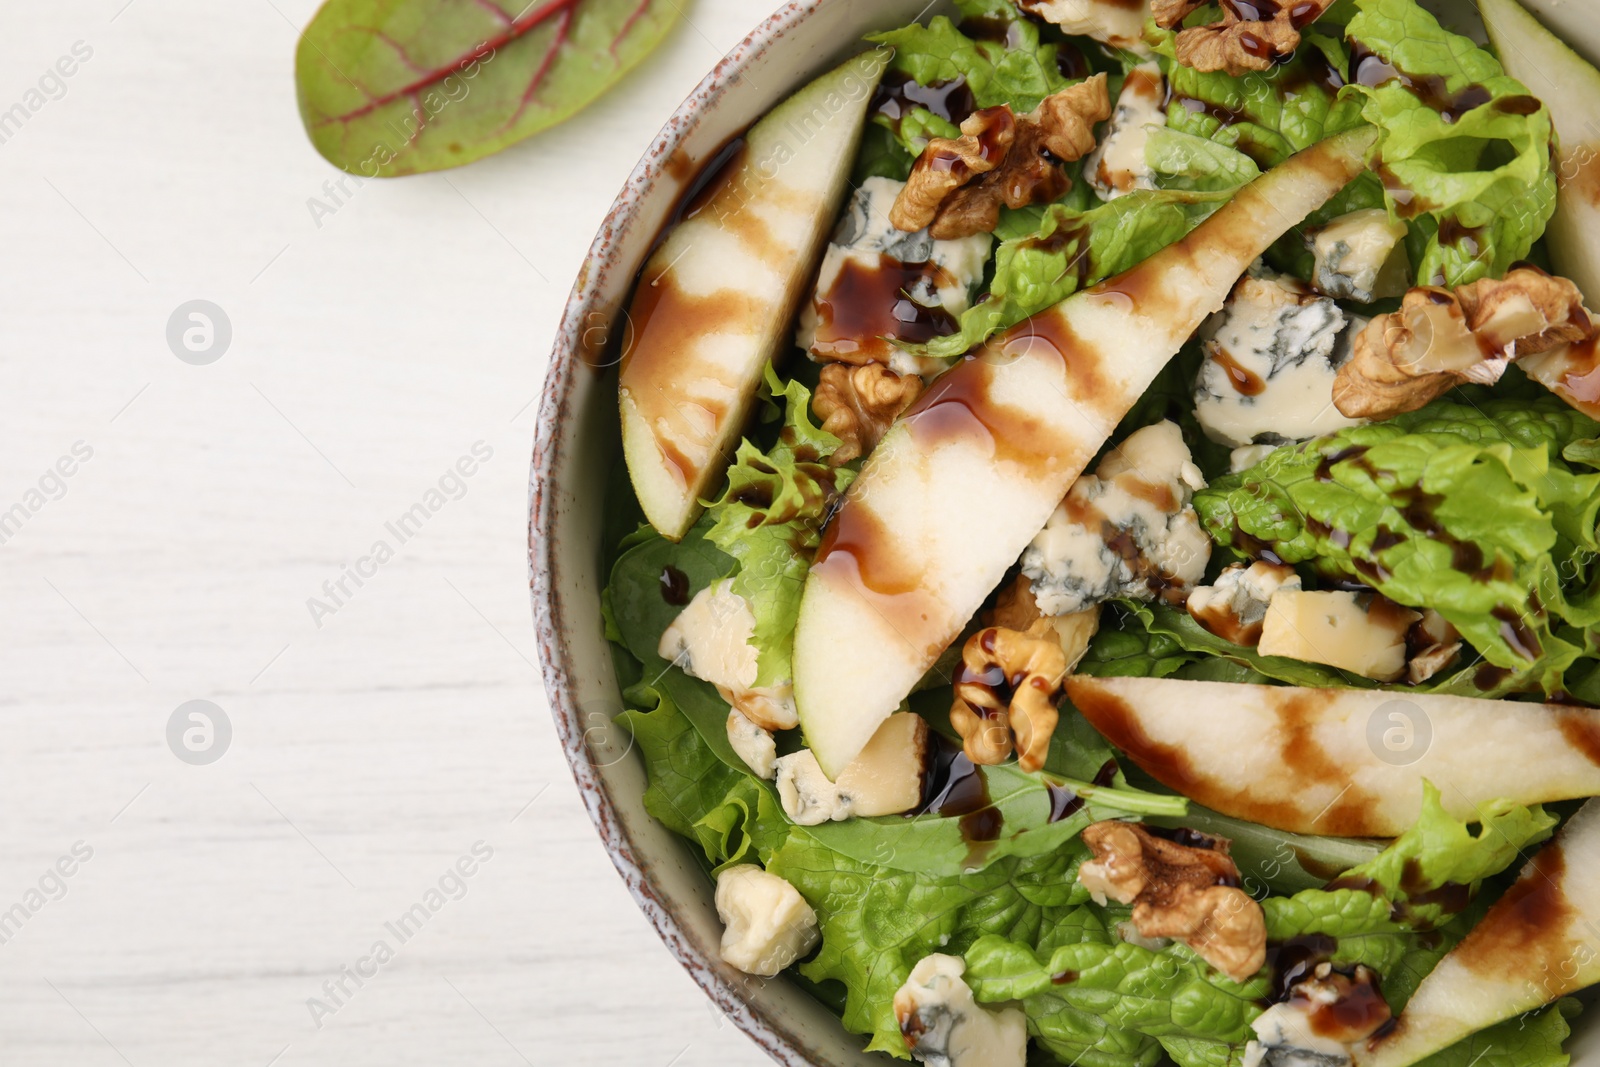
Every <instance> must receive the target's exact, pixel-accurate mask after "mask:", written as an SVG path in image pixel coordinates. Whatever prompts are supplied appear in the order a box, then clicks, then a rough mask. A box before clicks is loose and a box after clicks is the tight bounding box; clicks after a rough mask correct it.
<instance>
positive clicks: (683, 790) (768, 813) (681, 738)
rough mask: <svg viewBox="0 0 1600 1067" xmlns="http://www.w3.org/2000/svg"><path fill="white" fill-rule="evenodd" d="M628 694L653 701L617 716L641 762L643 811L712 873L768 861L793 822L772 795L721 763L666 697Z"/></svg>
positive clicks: (636, 691) (651, 692) (757, 782)
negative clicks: (700, 856)
mask: <svg viewBox="0 0 1600 1067" xmlns="http://www.w3.org/2000/svg"><path fill="white" fill-rule="evenodd" d="M629 695H630V697H632V698H633V699H634V700H635V701H637V702H639V703H649V702H651V701H652V700H653V702H654V707H652V708H649V709H647V710H632V711H626V712H623V713H622V715H621V716H620V717H619V718H618V721H619V722H620V723H621V724H622V725H623V726H624V727H625V728H626V729H627V730H628V731H629V732H630V733H631V734H632V735H633V739H634V743H635V744H636V745H637V746H638V748H639V752H640V754H641V755H642V756H643V757H644V763H645V769H646V772H647V774H648V778H649V785H648V787H647V788H646V789H645V793H644V807H645V810H646V811H648V812H649V813H650V814H651V815H652V816H654V817H655V818H656V819H657V820H658V821H659V822H660V823H661V824H662V825H663V826H665V827H667V829H669V830H671V831H672V832H673V833H676V834H678V835H680V836H682V837H686V838H688V839H689V840H691V841H694V842H695V843H696V844H698V845H699V846H700V850H701V852H703V853H704V854H705V857H706V860H707V862H708V863H709V865H710V866H711V867H712V869H713V870H720V869H722V868H723V867H728V866H732V865H734V864H736V863H751V862H756V861H757V860H760V861H762V862H765V860H766V859H767V858H769V857H770V856H771V855H772V853H773V851H774V850H776V849H777V848H778V847H779V846H780V845H781V844H782V843H783V840H784V838H785V837H786V836H787V835H788V832H789V820H788V819H787V818H786V817H785V816H784V814H783V809H782V808H781V807H780V806H779V805H778V801H777V798H776V797H775V796H773V795H772V792H771V790H770V789H768V788H767V787H766V785H765V783H763V782H761V781H760V780H759V779H757V778H756V777H755V776H754V775H751V774H748V773H744V772H740V771H738V770H736V769H734V768H733V767H730V766H729V765H728V763H727V762H726V760H724V759H721V758H719V757H718V755H717V754H716V753H715V752H713V751H712V750H711V748H710V746H708V745H707V744H706V743H705V739H704V737H703V736H702V735H701V733H700V732H699V730H698V729H696V727H695V725H694V723H692V722H691V721H690V719H689V717H688V716H687V715H685V714H684V713H683V712H682V711H681V710H680V709H679V708H678V706H677V705H676V704H675V703H674V702H673V700H672V698H671V696H669V695H668V694H667V693H666V692H664V691H663V690H660V689H649V690H646V691H643V692H641V691H640V690H639V689H638V688H637V687H636V688H635V689H634V690H631V691H630V694H629ZM724 717H726V716H724Z"/></svg>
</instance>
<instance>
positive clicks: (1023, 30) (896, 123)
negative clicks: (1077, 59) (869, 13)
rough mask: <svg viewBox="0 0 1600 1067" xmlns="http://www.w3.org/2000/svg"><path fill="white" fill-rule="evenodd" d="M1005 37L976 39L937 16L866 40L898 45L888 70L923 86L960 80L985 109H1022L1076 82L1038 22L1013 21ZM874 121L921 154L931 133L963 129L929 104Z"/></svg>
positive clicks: (950, 134)
mask: <svg viewBox="0 0 1600 1067" xmlns="http://www.w3.org/2000/svg"><path fill="white" fill-rule="evenodd" d="M1006 36H1007V39H1006V40H1005V41H988V40H973V39H972V38H971V37H968V36H967V35H966V34H964V33H962V32H961V31H960V30H959V29H958V28H957V27H956V24H955V23H954V22H951V21H950V19H949V18H948V17H946V16H944V15H937V16H935V17H934V18H932V19H931V20H929V22H928V24H927V25H926V26H923V25H921V24H919V23H915V22H914V23H912V24H911V25H909V26H903V27H901V28H900V29H897V30H889V31H887V32H884V33H876V34H872V35H871V36H869V37H868V38H867V40H869V41H872V42H873V43H875V44H883V45H888V46H890V47H891V48H893V49H894V58H893V59H891V60H890V61H889V73H888V75H887V76H889V77H893V75H894V74H896V73H899V74H901V75H904V76H906V77H909V78H911V79H912V80H913V81H915V82H916V83H917V84H918V85H923V86H942V85H946V84H948V83H951V82H955V81H958V80H959V81H961V82H962V83H963V84H964V85H965V87H966V90H967V91H968V92H970V93H971V94H972V100H973V103H974V104H975V105H976V106H977V107H980V108H984V107H998V106H999V105H1001V104H1009V105H1010V106H1011V109H1012V110H1013V111H1015V112H1017V113H1018V114H1023V113H1025V112H1028V111H1032V110H1033V109H1034V108H1036V107H1038V106H1039V101H1041V100H1043V99H1044V98H1045V97H1047V96H1049V95H1050V94H1051V93H1055V92H1059V91H1060V90H1062V89H1065V88H1066V87H1067V86H1068V85H1070V84H1072V82H1071V80H1070V79H1068V78H1067V77H1066V76H1065V75H1063V74H1062V73H1061V69H1060V67H1059V65H1058V64H1057V63H1056V51H1057V49H1058V47H1066V46H1058V45H1056V44H1054V43H1044V42H1043V41H1042V40H1041V39H1040V35H1039V27H1038V26H1037V25H1036V24H1034V23H1033V22H1031V21H1028V20H1025V19H1022V20H1017V21H1015V22H1012V23H1011V25H1010V28H1009V32H1008V33H1007V35H1006ZM873 121H874V122H876V123H878V124H880V125H883V126H885V127H887V128H888V129H889V130H890V131H891V132H893V133H894V134H895V136H896V138H897V140H898V141H899V143H900V145H901V147H902V148H904V149H905V151H906V152H907V153H908V154H909V155H910V156H913V157H914V156H916V155H917V154H918V153H919V152H921V151H922V149H923V147H924V146H926V144H927V141H928V138H930V137H957V136H959V135H960V133H961V131H960V130H959V129H957V127H956V125H955V124H954V123H952V122H950V121H949V120H948V119H945V118H941V117H940V116H938V115H935V114H934V113H933V112H932V111H930V110H928V109H927V108H926V107H921V106H917V107H913V108H911V109H909V110H908V111H907V112H906V113H905V114H904V115H902V116H901V117H900V118H899V119H890V118H889V117H888V116H885V115H881V114H880V115H875V116H873Z"/></svg>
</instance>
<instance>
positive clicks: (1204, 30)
mask: <svg viewBox="0 0 1600 1067" xmlns="http://www.w3.org/2000/svg"><path fill="white" fill-rule="evenodd" d="M1332 2H1333V0H1301V2H1300V3H1293V4H1291V3H1282V4H1270V5H1268V4H1263V5H1261V7H1262V8H1265V9H1266V10H1267V11H1270V12H1271V17H1270V18H1264V19H1263V18H1260V17H1259V16H1260V14H1261V11H1260V10H1258V8H1257V6H1256V5H1255V4H1253V3H1250V2H1248V0H1231V2H1230V0H1224V3H1223V5H1222V15H1223V18H1222V21H1221V22H1217V23H1212V24H1211V25H1209V26H1190V27H1189V28H1187V29H1182V30H1178V36H1177V40H1176V48H1177V54H1178V62H1179V63H1181V64H1183V65H1184V66H1186V67H1191V68H1193V69H1194V70H1198V71H1203V72H1209V71H1216V70H1221V71H1226V72H1227V73H1228V74H1230V75H1232V76H1234V77H1239V76H1240V75H1242V74H1244V73H1246V72H1248V71H1266V70H1271V69H1272V67H1273V65H1274V64H1276V63H1279V62H1282V61H1283V60H1284V59H1285V58H1286V57H1288V56H1290V55H1291V54H1293V52H1294V50H1295V49H1296V48H1298V47H1299V46H1300V31H1301V30H1302V29H1304V28H1305V27H1306V26H1309V25H1310V24H1311V23H1312V22H1314V21H1316V19H1317V18H1318V17H1319V16H1320V15H1321V14H1322V13H1323V11H1325V10H1327V8H1328V7H1329V6H1330V5H1331V4H1332ZM1199 6H1200V4H1199V3H1198V2H1196V0H1153V2H1152V4H1151V13H1152V14H1153V15H1154V17H1155V21H1156V25H1158V26H1160V27H1162V28H1163V29H1168V30H1170V29H1174V28H1176V27H1177V26H1178V24H1179V23H1181V22H1182V21H1183V20H1184V19H1186V18H1188V17H1189V15H1190V13H1192V12H1193V11H1194V10H1195V9H1196V8H1198V7H1199Z"/></svg>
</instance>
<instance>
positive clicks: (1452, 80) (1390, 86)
mask: <svg viewBox="0 0 1600 1067" xmlns="http://www.w3.org/2000/svg"><path fill="white" fill-rule="evenodd" d="M1356 6H1357V7H1358V8H1359V9H1360V12H1359V14H1357V15H1356V16H1355V17H1354V18H1352V19H1351V20H1350V24H1349V26H1348V27H1347V34H1348V36H1349V38H1350V40H1351V41H1354V42H1359V44H1360V46H1361V48H1362V49H1364V50H1365V51H1367V52H1370V53H1371V54H1372V55H1373V56H1375V57H1377V60H1378V61H1382V62H1387V63H1388V64H1389V65H1390V66H1392V67H1393V68H1394V69H1395V70H1396V72H1397V73H1396V75H1395V76H1394V77H1392V78H1390V79H1388V80H1386V81H1383V82H1382V83H1381V84H1379V85H1377V86H1368V85H1365V84H1352V85H1350V86H1348V87H1347V88H1346V89H1345V90H1343V92H1342V93H1341V94H1340V99H1341V103H1344V102H1350V101H1354V102H1359V103H1360V106H1361V114H1362V116H1363V117H1364V118H1365V119H1366V120H1367V121H1368V122H1371V123H1374V124H1375V125H1377V126H1378V127H1379V128H1380V129H1381V130H1382V131H1383V134H1382V138H1381V140H1380V141H1379V145H1378V153H1379V157H1380V158H1381V160H1382V166H1381V171H1380V173H1382V174H1383V176H1384V184H1385V186H1386V187H1387V188H1386V193H1387V198H1388V202H1389V205H1390V207H1391V209H1392V210H1394V211H1395V212H1397V213H1398V214H1400V215H1401V216H1403V217H1407V218H1414V219H1416V221H1417V223H1418V225H1417V227H1416V229H1415V231H1414V233H1413V237H1412V240H1411V241H1410V242H1409V247H1410V251H1411V253H1412V255H1411V259H1412V262H1413V263H1414V264H1416V268H1417V280H1418V282H1419V283H1421V284H1432V285H1464V284H1466V283H1468V282H1472V281H1476V280H1477V279H1479V278H1485V277H1495V278H1498V277H1500V276H1501V275H1503V274H1504V273H1505V272H1506V271H1507V270H1508V269H1510V267H1511V265H1512V264H1513V263H1515V262H1516V261H1517V260H1519V259H1523V258H1525V257H1526V256H1527V255H1528V252H1529V250H1530V249H1532V247H1533V244H1534V242H1535V241H1536V240H1538V238H1539V237H1540V235H1542V234H1543V233H1544V229H1545V226H1546V225H1547V224H1548V223H1549V221H1550V217H1551V216H1552V215H1553V214H1554V213H1555V207H1556V178H1555V173H1554V171H1553V170H1552V169H1551V161H1550V154H1551V142H1552V139H1553V136H1554V135H1553V130H1552V125H1551V119H1550V112H1549V109H1548V108H1545V107H1544V106H1543V105H1541V104H1538V102H1537V100H1533V98H1532V97H1531V96H1530V94H1529V93H1528V89H1527V87H1526V86H1524V85H1523V84H1522V83H1521V82H1519V81H1517V80H1516V79H1515V78H1512V77H1510V76H1508V75H1507V74H1506V73H1505V71H1504V69H1503V68H1502V67H1501V66H1500V62H1499V61H1498V60H1497V59H1495V58H1494V56H1493V55H1491V54H1490V53H1489V52H1488V51H1487V50H1486V49H1483V48H1480V47H1478V46H1477V45H1476V44H1474V43H1473V42H1472V41H1471V40H1469V39H1468V38H1466V37H1461V36H1459V35H1457V34H1453V33H1449V32H1447V31H1445V30H1444V29H1443V28H1441V27H1440V25H1439V22H1438V20H1437V19H1436V18H1434V16H1433V15H1432V14H1430V13H1429V12H1427V11H1426V10H1424V9H1423V8H1422V7H1421V6H1420V5H1418V4H1417V3H1415V2H1414V0H1357V2H1356ZM1369 62H1371V61H1369ZM1369 80H1371V79H1369ZM1530 100H1532V101H1533V104H1534V105H1535V110H1533V111H1531V112H1529V111H1528V108H1527V107H1524V106H1521V105H1523V104H1525V103H1527V102H1528V101H1530Z"/></svg>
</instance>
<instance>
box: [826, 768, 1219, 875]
mask: <svg viewBox="0 0 1600 1067" xmlns="http://www.w3.org/2000/svg"><path fill="white" fill-rule="evenodd" d="M973 773H974V774H976V775H977V776H979V777H980V778H981V779H982V781H983V783H984V791H985V793H986V794H987V796H988V798H989V802H988V804H987V805H985V806H984V809H983V810H984V812H985V815H986V821H985V823H984V826H985V827H987V829H984V830H983V831H982V832H981V833H979V834H978V836H977V837H975V836H974V831H973V829H972V828H971V827H970V826H969V825H968V824H967V823H966V822H964V820H963V819H962V818H960V817H949V816H944V817H941V816H937V815H931V814H923V815H918V816H916V817H914V818H906V817H905V816H901V815H889V816H884V817H882V818H877V819H850V820H847V821H845V822H839V823H828V824H824V825H822V826H817V827H813V828H812V829H811V833H812V834H813V836H815V837H816V838H817V839H818V840H819V841H821V842H822V843H823V844H825V845H827V846H828V847H829V848H830V849H832V850H833V851H835V852H837V853H839V854H841V855H843V856H847V857H849V858H851V859H854V860H858V861H860V862H863V863H876V864H879V865H881V866H883V867H889V868H893V869H894V870H899V871H909V872H912V873H919V874H928V875H933V876H936V877H950V876H953V875H958V874H962V873H965V872H967V871H971V870H979V869H982V868H984V867H986V866H988V865H989V864H991V863H993V862H995V861H996V860H997V859H999V858H1002V857H1007V856H1023V857H1027V856H1039V855H1043V854H1044V853H1047V852H1053V851H1055V850H1056V849H1059V848H1062V847H1063V846H1065V845H1067V844H1068V843H1069V842H1071V841H1073V840H1075V839H1076V838H1077V836H1078V835H1079V834H1080V833H1082V831H1083V828H1084V827H1085V826H1088V825H1089V824H1090V823H1091V822H1096V821H1098V820H1100V819H1115V818H1126V817H1128V816H1132V815H1160V816H1166V817H1168V818H1179V817H1181V816H1182V815H1183V814H1184V812H1186V811H1187V810H1188V807H1189V804H1188V801H1186V800H1184V799H1183V798H1182V797H1177V796H1172V795H1170V794H1164V793H1147V792H1145V791H1143V790H1140V789H1128V788H1118V787H1116V786H1110V785H1095V784H1093V783H1090V782H1086V781H1080V780H1076V779H1072V778H1066V777H1062V776H1059V775H1054V774H1029V773H1027V772H1024V771H1021V770H1019V769H1018V768H1017V766H1016V764H1014V763H1011V764H1000V765H999V766H995V767H979V768H974V769H973Z"/></svg>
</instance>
